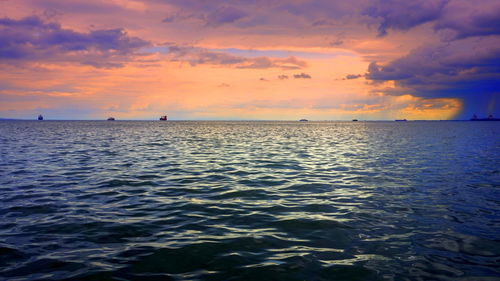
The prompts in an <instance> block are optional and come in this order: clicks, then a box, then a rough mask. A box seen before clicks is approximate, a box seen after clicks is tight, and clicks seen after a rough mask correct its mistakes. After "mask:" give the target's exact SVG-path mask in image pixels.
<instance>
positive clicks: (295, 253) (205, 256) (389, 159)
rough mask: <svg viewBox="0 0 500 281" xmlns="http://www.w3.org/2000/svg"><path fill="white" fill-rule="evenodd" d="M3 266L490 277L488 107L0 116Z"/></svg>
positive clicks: (124, 272)
mask: <svg viewBox="0 0 500 281" xmlns="http://www.w3.org/2000/svg"><path fill="white" fill-rule="evenodd" d="M0 157H1V158H0V160H1V161H0V280H262V281H264V280H471V281H472V280H474V281H475V280H481V281H487V280H488V281H489V280H500V266H499V265H500V122H445V121H443V122H180V121H179V122H177V121H172V122H171V121H168V122H159V121H136V122H133V121H130V122H129V121H116V122H108V121H41V122H38V121H1V122H0Z"/></svg>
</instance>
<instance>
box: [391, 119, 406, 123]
mask: <svg viewBox="0 0 500 281" xmlns="http://www.w3.org/2000/svg"><path fill="white" fill-rule="evenodd" d="M394 121H396V122H406V121H408V120H406V119H396V120H394Z"/></svg>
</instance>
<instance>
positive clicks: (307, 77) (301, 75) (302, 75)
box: [293, 72, 311, 79]
mask: <svg viewBox="0 0 500 281" xmlns="http://www.w3.org/2000/svg"><path fill="white" fill-rule="evenodd" d="M293 78H295V79H311V75H309V74H306V73H304V72H302V73H300V74H294V75H293Z"/></svg>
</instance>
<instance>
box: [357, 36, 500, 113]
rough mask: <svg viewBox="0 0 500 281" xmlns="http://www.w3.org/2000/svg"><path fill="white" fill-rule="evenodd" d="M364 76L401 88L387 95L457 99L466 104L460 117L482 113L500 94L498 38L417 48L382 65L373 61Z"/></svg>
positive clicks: (499, 42)
mask: <svg viewBox="0 0 500 281" xmlns="http://www.w3.org/2000/svg"><path fill="white" fill-rule="evenodd" d="M366 77H367V79H369V80H372V81H374V82H383V81H389V80H391V81H395V82H396V85H397V86H398V87H400V88H402V89H404V91H401V92H399V91H392V92H391V91H386V94H392V95H399V94H403V93H411V94H412V95H415V96H419V97H425V98H443V97H447V98H460V99H462V100H463V101H464V106H465V108H464V112H463V116H462V117H466V116H467V115H470V114H471V112H473V111H478V112H484V111H485V110H486V109H485V107H486V106H487V104H489V103H490V102H491V99H492V98H494V97H495V96H498V94H499V93H500V83H499V82H498V81H500V37H498V36H496V37H482V38H475V37H471V38H467V39H462V40H456V41H452V42H443V43H439V44H436V45H430V46H423V47H419V48H417V49H414V50H413V51H411V52H410V53H409V54H408V55H406V56H404V57H402V58H399V59H397V60H394V61H392V62H390V63H388V64H385V65H379V64H378V63H376V62H372V63H371V64H370V66H369V68H368V74H367V76H366ZM488 110H491V109H488Z"/></svg>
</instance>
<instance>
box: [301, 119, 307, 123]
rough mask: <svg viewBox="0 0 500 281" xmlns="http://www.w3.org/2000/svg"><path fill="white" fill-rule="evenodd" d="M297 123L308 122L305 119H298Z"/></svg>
mask: <svg viewBox="0 0 500 281" xmlns="http://www.w3.org/2000/svg"><path fill="white" fill-rule="evenodd" d="M299 121H300V122H307V121H309V120H307V119H300V120H299Z"/></svg>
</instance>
